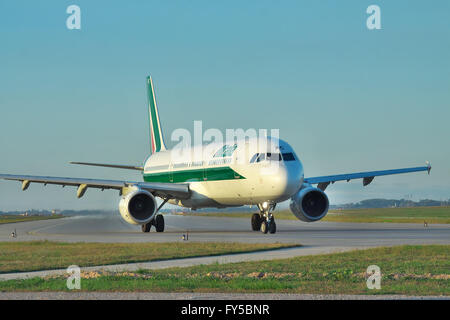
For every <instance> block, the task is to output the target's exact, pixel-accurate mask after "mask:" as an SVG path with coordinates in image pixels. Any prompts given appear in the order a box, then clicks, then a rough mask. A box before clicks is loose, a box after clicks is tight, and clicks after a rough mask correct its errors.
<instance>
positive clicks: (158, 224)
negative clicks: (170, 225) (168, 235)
mask: <svg viewBox="0 0 450 320" xmlns="http://www.w3.org/2000/svg"><path fill="white" fill-rule="evenodd" d="M155 228H156V232H164V217H163V216H162V215H161V214H158V215H157V216H156V218H155Z"/></svg>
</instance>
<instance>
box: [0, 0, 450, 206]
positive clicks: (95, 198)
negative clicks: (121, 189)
mask: <svg viewBox="0 0 450 320" xmlns="http://www.w3.org/2000/svg"><path fill="white" fill-rule="evenodd" d="M71 4H76V5H78V6H80V8H81V30H68V29H67V28H66V19H67V17H68V14H67V13H66V8H67V7H68V6H69V5H71ZM371 4H376V5H378V6H379V7H380V9H381V26H382V29H381V30H368V29H367V27H366V19H367V17H368V14H366V8H367V7H368V6H369V5H371ZM449 16H450V2H449V1H433V2H431V3H428V2H424V1H400V0H398V1H361V0H355V1H312V0H311V1H278V2H276V1H145V2H144V1H127V2H125V1H123V2H111V1H40V2H30V1H11V0H3V1H1V2H0V40H1V50H0V61H1V62H0V63H1V64H0V66H1V68H0V154H1V160H0V172H1V173H17V174H35V175H55V176H72V177H93V178H108V179H135V180H139V179H140V176H139V173H137V172H136V173H134V172H128V171H122V170H113V169H99V168H88V167H77V166H73V165H68V162H69V161H93V162H110V163H124V164H140V163H141V162H142V161H143V159H144V158H145V157H146V156H147V155H148V153H149V150H150V148H149V137H148V134H147V132H148V124H147V110H146V96H145V77H146V76H147V75H148V74H151V75H152V76H153V80H154V82H155V86H156V95H157V97H158V105H159V109H160V117H161V120H162V125H163V130H164V132H165V136H166V137H170V133H171V132H172V131H173V130H175V129H177V128H186V129H189V130H191V129H192V128H193V121H194V120H202V121H203V127H204V129H207V128H219V129H221V130H225V129H226V128H244V129H246V128H257V129H259V128H266V129H271V128H278V129H280V137H281V138H282V139H284V140H287V141H288V142H289V143H290V144H291V145H292V146H293V147H294V149H295V150H296V152H297V154H298V155H299V156H300V158H301V160H302V162H303V165H304V167H305V175H306V176H317V175H326V174H337V173H346V172H354V171H365V170H378V169H392V168H401V167H409V166H418V165H423V164H424V163H425V160H430V161H431V163H432V165H433V170H432V173H431V175H430V176H427V175H426V173H425V174H424V173H417V174H410V175H400V176H392V177H381V178H377V179H375V180H374V182H373V183H372V184H371V185H369V186H368V187H365V188H363V187H362V183H361V181H354V182H350V183H336V184H335V185H333V186H330V187H329V188H328V189H327V192H328V194H329V196H330V200H331V202H332V203H344V202H349V201H359V200H362V199H367V198H374V197H385V198H402V197H405V196H406V195H412V197H413V199H415V200H418V199H423V198H434V199H448V198H450V182H449V181H450V161H449V160H450V148H449V147H448V145H449V143H448V140H449V137H450V127H449V125H448V121H449V119H450V59H449V58H450V19H449ZM167 144H169V145H170V144H171V143H170V141H169V142H168V143H167ZM75 194H76V193H75V189H73V188H66V189H63V190H61V188H60V187H55V186H47V187H43V186H40V185H32V186H31V187H30V189H29V190H28V191H27V192H26V193H23V192H22V191H20V184H19V183H15V182H5V181H4V182H0V210H14V209H27V208H46V209H51V208H64V209H65V208H75V209H81V208H108V209H109V208H116V207H117V203H118V201H119V198H118V195H117V193H116V192H113V191H105V192H100V191H97V190H88V192H87V193H86V196H85V197H84V198H82V199H76V196H75Z"/></svg>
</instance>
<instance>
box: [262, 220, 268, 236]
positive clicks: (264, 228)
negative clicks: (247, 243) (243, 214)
mask: <svg viewBox="0 0 450 320" xmlns="http://www.w3.org/2000/svg"><path fill="white" fill-rule="evenodd" d="M268 231H269V226H268V225H267V221H263V222H262V223H261V232H262V233H264V234H266V233H267V232H268Z"/></svg>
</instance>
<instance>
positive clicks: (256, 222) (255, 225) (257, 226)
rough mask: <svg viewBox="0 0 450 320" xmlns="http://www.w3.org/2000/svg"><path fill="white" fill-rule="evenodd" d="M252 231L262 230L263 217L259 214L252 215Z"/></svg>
mask: <svg viewBox="0 0 450 320" xmlns="http://www.w3.org/2000/svg"><path fill="white" fill-rule="evenodd" d="M252 230H253V231H259V230H261V217H260V216H259V213H254V214H253V215H252Z"/></svg>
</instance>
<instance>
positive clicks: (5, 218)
mask: <svg viewBox="0 0 450 320" xmlns="http://www.w3.org/2000/svg"><path fill="white" fill-rule="evenodd" d="M63 217H64V216H62V215H59V214H58V215H52V216H21V215H16V214H11V215H9V214H8V215H6V214H5V215H0V224H4V223H16V222H27V221H37V220H49V219H59V218H63Z"/></svg>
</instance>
